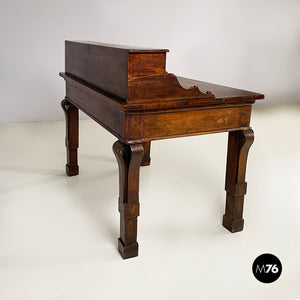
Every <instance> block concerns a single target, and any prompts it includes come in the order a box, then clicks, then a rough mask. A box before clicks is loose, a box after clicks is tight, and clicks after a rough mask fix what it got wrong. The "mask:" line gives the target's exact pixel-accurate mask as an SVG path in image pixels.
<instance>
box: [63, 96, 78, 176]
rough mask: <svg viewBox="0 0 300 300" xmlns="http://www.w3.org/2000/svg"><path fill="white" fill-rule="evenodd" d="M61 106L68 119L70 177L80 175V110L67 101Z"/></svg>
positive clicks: (67, 168) (68, 164)
mask: <svg viewBox="0 0 300 300" xmlns="http://www.w3.org/2000/svg"><path fill="white" fill-rule="evenodd" d="M61 106H62V108H63V110H64V112H65V117H66V140H65V141H66V147H67V164H66V173H67V175H68V176H74V175H78V174H79V167H78V164H77V148H78V137H79V127H78V123H79V120H78V108H77V107H75V106H74V105H73V104H72V103H70V102H69V101H68V100H67V99H64V100H63V101H62V102H61Z"/></svg>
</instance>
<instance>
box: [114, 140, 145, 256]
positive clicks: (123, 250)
mask: <svg viewBox="0 0 300 300" xmlns="http://www.w3.org/2000/svg"><path fill="white" fill-rule="evenodd" d="M113 151H114V154H115V156H116V158H117V161H118V165H119V212H120V221H121V222H120V238H119V241H118V249H119V252H120V254H121V256H122V258H123V259H125V258H130V257H134V256H137V255H138V243H137V241H136V236H137V217H138V216H139V171H140V166H141V162H142V159H143V156H144V147H143V144H133V145H127V144H123V143H121V142H120V141H117V142H115V143H114V145H113Z"/></svg>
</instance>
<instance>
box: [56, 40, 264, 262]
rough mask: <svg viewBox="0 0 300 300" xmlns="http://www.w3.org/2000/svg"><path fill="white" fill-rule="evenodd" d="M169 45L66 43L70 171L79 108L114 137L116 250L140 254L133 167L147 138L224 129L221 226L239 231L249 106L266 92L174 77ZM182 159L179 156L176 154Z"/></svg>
mask: <svg viewBox="0 0 300 300" xmlns="http://www.w3.org/2000/svg"><path fill="white" fill-rule="evenodd" d="M168 51H169V50H167V49H149V48H139V47H129V46H120V45H111V44H103V43H96V42H79V41H78V42H77V41H76V42H75V41H66V43H65V73H60V76H62V77H63V78H64V79H65V81H66V97H65V99H64V100H63V101H62V108H63V110H64V112H65V117H66V147H67V164H66V173H67V175H68V176H74V175H78V173H79V167H78V163H77V149H78V109H80V110H82V111H83V112H85V113H86V114H87V115H88V116H90V117H91V118H92V119H94V120H95V121H96V122H98V123H99V124H100V125H101V126H103V127H104V128H106V129H107V130H108V131H109V132H111V133H112V134H113V135H115V136H116V137H117V138H118V141H117V142H116V143H115V144H114V145H113V151H114V154H115V156H116V159H117V161H118V165H119V212H120V219H121V220H120V238H119V240H118V249H119V252H120V253H121V256H122V257H123V258H124V259H125V258H130V257H134V256H137V255H138V243H137V239H136V238H137V217H138V216H139V206H140V205H139V170H140V166H148V165H150V146H151V141H153V140H159V139H167V138H174V137H184V136H192V135H201V134H208V133H217V132H229V135H228V153H227V167H226V182H225V190H226V208H225V214H224V216H223V226H224V227H225V228H227V229H228V230H229V231H230V232H237V231H241V230H243V226H244V220H243V204H244V195H245V194H246V187H247V184H246V182H245V173H246V162H247V156H248V151H249V148H250V146H251V144H252V143H253V140H254V134H253V130H252V129H251V127H250V116H251V108H252V104H253V103H254V102H255V101H256V100H258V99H263V98H264V95H262V94H259V93H254V92H249V91H243V90H238V89H234V88H229V87H225V86H221V85H216V84H211V83H207V82H202V81H197V80H192V79H188V78H183V77H177V76H175V75H174V74H170V73H168V72H167V71H166V70H165V65H166V53H167V52H168ZM182 159H184V157H183V158H182Z"/></svg>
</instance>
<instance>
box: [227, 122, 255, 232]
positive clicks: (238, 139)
mask: <svg viewBox="0 0 300 300" xmlns="http://www.w3.org/2000/svg"><path fill="white" fill-rule="evenodd" d="M253 141H254V132H253V130H252V129H251V128H249V129H247V130H239V131H234V132H230V133H229V135H228V152H227V167H226V181H225V190H226V192H227V193H226V209H225V215H224V216H223V226H224V227H225V228H227V229H228V230H229V231H230V232H237V231H241V230H243V227H244V219H243V206H244V195H245V194H246V191H247V183H246V182H245V175H246V164H247V157H248V151H249V149H250V147H251V145H252V144H253Z"/></svg>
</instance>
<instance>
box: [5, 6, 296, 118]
mask: <svg viewBox="0 0 300 300" xmlns="http://www.w3.org/2000/svg"><path fill="white" fill-rule="evenodd" d="M0 1H1V2H0V34H1V36H0V46H1V47H0V49H1V50H0V99H1V110H0V123H7V122H30V121H49V120H62V119H63V113H62V111H61V108H60V105H59V103H60V101H61V99H62V98H63V97H64V80H63V79H62V78H60V77H59V76H58V72H60V71H63V70H64V40H65V39H69V40H72V39H74V40H94V41H100V42H107V43H116V44H129V45H136V46H149V47H153V48H156V47H158V48H168V49H170V53H168V54H167V70H168V71H169V72H172V73H175V74H176V75H181V76H187V77H191V78H194V79H199V80H203V81H209V82H214V83H219V84H224V85H228V86H233V87H238V88H242V89H247V90H253V91H257V92H262V93H264V94H265V95H266V100H265V101H264V105H281V104H292V103H299V98H300V93H299V86H300V1H299V0H264V1H261V0H252V1H249V0H248V1H246V0H227V1H224V0H209V1H203V0H186V1H175V0H166V1H163V0H151V1H150V0H149V1H142V0H130V1H126V0H110V1H106V0H80V1H79V0H51V1H50V0H49V1H46V0H22V1H16V0H0Z"/></svg>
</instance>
